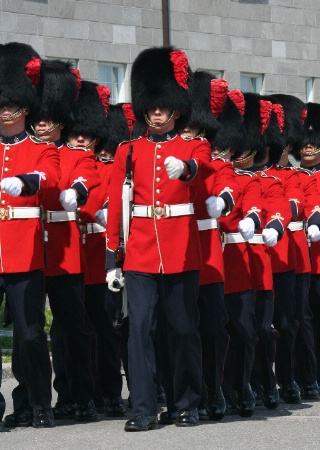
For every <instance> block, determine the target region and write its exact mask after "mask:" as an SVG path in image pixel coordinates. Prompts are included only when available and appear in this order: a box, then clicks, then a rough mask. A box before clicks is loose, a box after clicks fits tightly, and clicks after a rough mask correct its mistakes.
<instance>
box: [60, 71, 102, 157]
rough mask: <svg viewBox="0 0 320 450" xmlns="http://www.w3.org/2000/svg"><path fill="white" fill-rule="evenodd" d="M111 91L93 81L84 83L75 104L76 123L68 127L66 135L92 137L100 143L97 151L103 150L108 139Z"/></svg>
mask: <svg viewBox="0 0 320 450" xmlns="http://www.w3.org/2000/svg"><path fill="white" fill-rule="evenodd" d="M109 99H110V89H109V88H108V86H102V85H98V84H97V83H94V82H92V81H84V80H83V81H82V83H81V89H80V92H79V96H78V99H77V101H76V104H75V110H74V121H73V123H72V125H71V126H68V127H66V129H65V134H66V135H69V134H71V133H72V134H75V135H84V136H91V137H92V138H98V139H99V140H100V141H99V143H98V145H97V149H99V148H103V143H105V142H106V141H107V139H108V123H107V115H108V114H109V109H110V105H109Z"/></svg>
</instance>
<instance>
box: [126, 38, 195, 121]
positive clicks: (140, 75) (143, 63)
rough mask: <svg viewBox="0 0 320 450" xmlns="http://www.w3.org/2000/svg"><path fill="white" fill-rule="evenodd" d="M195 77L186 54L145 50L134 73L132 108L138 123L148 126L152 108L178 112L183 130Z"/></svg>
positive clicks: (168, 49)
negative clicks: (146, 119)
mask: <svg viewBox="0 0 320 450" xmlns="http://www.w3.org/2000/svg"><path fill="white" fill-rule="evenodd" d="M192 82H193V74H192V71H191V69H190V67H189V65H188V59H187V56H186V55H185V53H184V52H182V51H180V50H177V49H174V48H173V47H152V48H148V49H146V50H143V51H142V52H141V53H140V54H139V55H138V56H137V57H136V59H135V61H134V62H133V65H132V70H131V98H132V108H133V111H134V114H135V116H136V118H137V121H138V122H141V123H145V120H144V114H145V113H146V112H147V110H148V109H150V108H169V109H170V110H171V111H179V112H180V117H179V119H177V121H176V127H177V128H178V129H182V128H183V127H184V126H185V125H186V124H187V123H188V121H189V117H190V112H191V90H192Z"/></svg>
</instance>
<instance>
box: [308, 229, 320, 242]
mask: <svg viewBox="0 0 320 450" xmlns="http://www.w3.org/2000/svg"><path fill="white" fill-rule="evenodd" d="M308 236H309V239H310V241H311V242H317V241H318V240H319V239H320V230H319V227H318V225H310V227H308Z"/></svg>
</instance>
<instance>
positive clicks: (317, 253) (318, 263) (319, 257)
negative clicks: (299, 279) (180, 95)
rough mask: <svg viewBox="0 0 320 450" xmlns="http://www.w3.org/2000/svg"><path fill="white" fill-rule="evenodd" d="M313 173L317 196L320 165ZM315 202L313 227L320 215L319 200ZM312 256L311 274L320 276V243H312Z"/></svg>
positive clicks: (319, 187)
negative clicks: (315, 217)
mask: <svg viewBox="0 0 320 450" xmlns="http://www.w3.org/2000/svg"><path fill="white" fill-rule="evenodd" d="M311 173H312V174H313V175H314V178H315V180H316V184H317V191H316V192H317V194H319V193H320V164H318V165H317V166H315V167H313V168H312V170H311ZM315 200H316V201H315V202H314V203H315V206H314V208H313V210H312V211H311V216H310V217H309V222H310V223H308V225H312V218H313V217H314V216H318V215H319V214H320V202H318V200H317V199H315ZM310 219H311V220H310ZM313 223H314V224H316V223H318V225H319V221H314V222H313ZM310 255H311V273H312V274H319V273H320V241H318V242H311V243H310Z"/></svg>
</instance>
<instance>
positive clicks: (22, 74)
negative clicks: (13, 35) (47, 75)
mask: <svg viewBox="0 0 320 450" xmlns="http://www.w3.org/2000/svg"><path fill="white" fill-rule="evenodd" d="M41 63H42V61H41V58H40V56H39V55H38V53H37V52H36V51H35V50H34V49H33V48H32V47H31V46H30V45H28V44H23V43H20V42H9V43H8V44H2V45H0V105H1V106H27V107H29V108H32V107H33V106H34V101H35V98H36V87H37V85H38V83H39V80H40V71H41V65H42V64H41Z"/></svg>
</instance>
